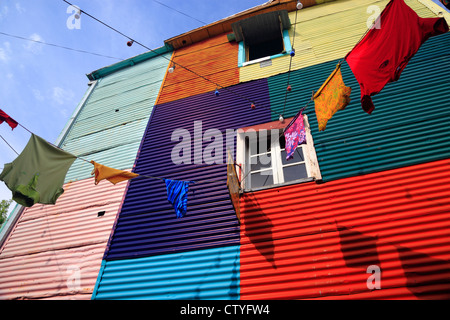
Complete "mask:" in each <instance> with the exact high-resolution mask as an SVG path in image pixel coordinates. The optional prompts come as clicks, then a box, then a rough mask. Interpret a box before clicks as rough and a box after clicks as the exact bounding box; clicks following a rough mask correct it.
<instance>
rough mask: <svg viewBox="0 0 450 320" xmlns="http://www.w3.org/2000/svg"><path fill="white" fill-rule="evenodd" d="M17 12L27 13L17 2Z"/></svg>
mask: <svg viewBox="0 0 450 320" xmlns="http://www.w3.org/2000/svg"><path fill="white" fill-rule="evenodd" d="M16 10H17V12H19V13H24V12H25V8H23V7H22V5H21V4H20V3H19V2H16Z"/></svg>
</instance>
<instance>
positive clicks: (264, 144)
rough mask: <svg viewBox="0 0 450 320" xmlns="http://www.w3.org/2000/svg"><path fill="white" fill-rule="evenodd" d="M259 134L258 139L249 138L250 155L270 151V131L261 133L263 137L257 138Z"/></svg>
mask: <svg viewBox="0 0 450 320" xmlns="http://www.w3.org/2000/svg"><path fill="white" fill-rule="evenodd" d="M259 136H260V134H259V133H258V139H250V142H249V147H250V155H256V154H262V153H267V152H270V133H267V134H265V135H263V138H265V139H259Z"/></svg>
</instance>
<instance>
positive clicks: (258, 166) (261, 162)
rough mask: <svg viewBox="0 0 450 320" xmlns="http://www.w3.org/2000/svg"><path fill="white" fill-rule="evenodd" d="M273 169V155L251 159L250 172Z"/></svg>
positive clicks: (268, 154)
mask: <svg viewBox="0 0 450 320" xmlns="http://www.w3.org/2000/svg"><path fill="white" fill-rule="evenodd" d="M271 167H272V157H271V153H267V154H263V155H260V156H252V157H250V171H257V170H262V169H270V168H271Z"/></svg>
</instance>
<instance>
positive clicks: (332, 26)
mask: <svg viewBox="0 0 450 320" xmlns="http://www.w3.org/2000/svg"><path fill="white" fill-rule="evenodd" d="M388 2H389V1H388V0H381V1H376V0H351V1H333V2H328V3H324V4H321V5H316V6H312V7H309V8H305V9H302V10H299V11H298V12H297V24H296V25H295V26H294V24H295V15H296V12H295V11H293V12H290V13H289V18H290V20H291V23H292V26H291V29H290V30H289V34H290V38H291V44H293V47H294V48H295V57H294V58H293V59H292V65H291V70H297V69H302V68H305V67H309V66H312V65H316V64H320V63H323V62H327V61H331V60H336V59H340V58H344V57H345V55H346V54H347V53H348V52H349V51H350V50H351V49H353V47H354V46H355V44H356V43H357V42H358V41H359V40H360V39H361V37H362V36H363V35H364V33H365V32H366V30H367V28H368V27H367V21H373V18H372V20H370V18H371V16H372V17H376V16H378V14H379V13H381V11H382V10H383V9H384V8H385V6H386V5H387V3H388ZM405 2H406V4H408V5H409V6H410V7H411V8H412V9H413V10H414V11H416V12H417V14H418V15H419V16H421V17H423V18H428V17H435V16H436V14H435V13H433V11H432V10H431V9H429V8H428V7H426V6H425V5H424V4H422V2H423V3H425V2H426V0H420V2H419V0H405ZM372 5H373V6H377V7H378V8H379V10H378V11H376V10H372V11H369V13H368V12H367V11H368V8H369V6H372ZM373 8H374V9H376V7H373ZM294 28H295V39H294ZM289 64H290V56H284V57H280V58H275V59H272V65H271V66H264V67H262V66H261V65H260V63H256V64H251V65H247V66H245V67H241V68H240V69H239V80H240V82H246V81H250V80H255V79H261V78H267V77H269V76H273V75H276V74H280V73H284V72H287V71H288V70H289Z"/></svg>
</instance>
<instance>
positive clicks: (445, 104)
mask: <svg viewBox="0 0 450 320" xmlns="http://www.w3.org/2000/svg"><path fill="white" fill-rule="evenodd" d="M302 2H303V8H302V9H301V10H296V4H297V1H292V0H279V1H269V2H267V3H265V4H264V5H261V6H258V7H255V8H253V9H249V10H247V11H245V12H242V13H239V14H236V15H234V16H231V17H229V18H226V19H224V20H222V21H218V22H216V23H213V24H210V25H207V26H205V27H203V28H200V29H196V30H193V31H192V32H188V33H185V34H182V35H180V36H178V37H175V38H172V39H169V40H167V41H166V43H165V45H164V47H163V48H161V49H160V52H159V54H154V53H149V54H146V55H144V56H140V57H135V58H134V59H137V60H136V61H134V62H133V63H130V61H128V62H122V63H120V64H117V65H113V66H109V67H106V68H104V69H101V70H98V71H96V72H93V73H92V74H90V75H89V79H90V80H91V81H93V82H92V85H91V89H90V90H89V91H88V93H87V94H86V99H84V100H83V101H82V103H81V104H80V107H79V108H78V109H77V110H76V111H75V113H74V116H73V119H72V120H71V121H70V122H69V123H68V125H67V130H65V131H64V133H63V134H62V136H61V138H60V141H59V142H60V146H61V147H62V148H65V149H67V150H68V151H70V152H74V153H77V154H81V155H83V157H84V158H86V157H88V158H93V159H92V160H95V159H99V160H98V162H103V164H105V165H108V166H111V167H116V168H117V169H123V170H132V171H133V172H135V173H137V174H139V175H141V176H142V177H141V178H137V179H132V180H130V181H129V182H124V183H121V184H117V185H115V186H113V185H110V184H108V183H107V182H104V183H101V184H99V185H98V186H95V188H96V191H95V192H96V193H95V195H93V194H92V189H91V188H93V187H94V183H93V178H90V176H89V175H86V173H89V172H90V170H91V167H90V164H87V163H83V161H80V160H77V162H75V163H74V165H73V166H72V168H71V169H70V171H69V173H68V175H67V178H66V180H67V181H66V185H65V188H66V192H65V193H64V195H63V196H62V197H61V199H60V200H58V202H57V204H56V205H55V206H48V205H47V206H35V207H32V208H29V209H26V210H22V211H21V212H20V213H18V218H17V222H16V223H15V225H14V226H13V227H12V228H11V230H10V232H9V233H8V235H7V237H5V238H4V240H3V242H2V247H1V252H0V266H1V267H2V270H3V271H4V273H3V277H2V279H1V280H0V298H2V299H20V298H24V299H68V298H73V299H93V300H102V299H122V300H124V299H152V300H165V299H169V300H173V299H188V300H190V299H207V300H215V299H221V300H228V299H236V300H239V299H241V300H259V299H269V300H275V299H289V300H291V299H449V298H450V187H449V183H450V173H449V172H450V147H449V146H450V136H449V135H448V133H447V131H448V125H447V123H448V121H449V120H450V102H449V101H450V100H449V94H448V81H446V80H445V77H446V76H447V75H448V74H450V53H449V52H448V48H449V47H450V34H449V33H445V34H441V35H438V36H435V37H432V38H430V39H429V40H427V41H426V42H425V43H424V44H423V45H422V47H421V48H420V49H419V51H418V52H417V54H416V55H415V56H414V57H413V58H412V59H411V61H410V62H409V64H408V65H407V67H406V68H405V70H404V71H403V73H402V76H401V78H400V79H399V80H398V81H397V82H394V83H391V84H388V85H387V86H386V87H385V88H384V89H383V91H382V92H381V93H379V94H377V95H376V96H375V97H374V98H373V100H374V103H375V105H376V110H375V111H374V112H373V113H372V114H370V115H369V114H367V113H365V112H364V111H363V110H362V108H361V103H360V100H359V97H360V89H359V84H358V82H357V81H356V79H355V77H354V75H353V73H352V71H351V70H350V68H349V66H348V65H347V64H346V63H345V61H344V63H343V64H342V67H341V70H342V75H343V80H344V82H345V84H346V85H347V86H350V87H351V88H352V94H351V98H352V100H351V102H350V104H349V105H348V106H347V107H346V108H345V110H341V111H339V112H337V113H336V114H335V115H334V116H333V118H332V119H331V120H329V122H328V124H327V127H326V130H325V131H319V130H318V122H317V118H316V113H315V110H314V102H312V101H310V100H311V95H312V92H314V91H317V89H318V88H319V87H320V86H321V85H322V84H323V83H324V81H325V80H326V79H327V77H328V76H329V75H330V74H331V72H332V71H333V70H334V69H335V67H336V65H337V63H338V62H339V61H342V59H343V58H344V57H345V55H346V54H347V53H348V52H349V51H350V50H352V48H353V47H354V46H355V44H356V43H357V42H358V40H360V38H361V36H362V35H363V34H364V32H365V31H366V30H367V28H368V26H367V20H368V19H369V18H370V16H371V14H373V13H376V15H377V12H378V13H379V12H381V11H382V9H383V8H384V7H385V6H386V4H387V3H388V1H387V0H382V1H375V0H351V1H340V0H336V1H314V0H310V1H302ZM405 3H406V4H407V5H408V6H410V7H411V8H412V9H413V10H414V11H415V12H416V13H417V14H418V15H419V16H420V17H423V18H428V17H438V16H440V17H444V18H445V19H446V20H447V22H450V13H449V12H448V11H446V10H445V9H443V8H442V7H439V6H438V5H436V4H435V3H434V2H433V1H430V0H405ZM368 8H370V10H372V11H369V10H368ZM377 10H379V11H377ZM261 30H263V31H264V32H261ZM268 37H270V39H267V38H268ZM267 40H270V44H268V43H267ZM261 43H263V45H261ZM268 48H269V51H267V50H268ZM292 49H294V50H295V56H293V57H291V55H290V52H291V51H292ZM271 50H273V51H271ZM169 60H170V61H169ZM173 66H175V70H173V72H169V68H170V67H173ZM171 71H172V70H171ZM287 84H290V85H291V87H292V90H291V91H287V90H286V87H287ZM308 101H310V103H309V104H308ZM252 104H254V105H255V106H256V108H251V107H250V106H251V105H252ZM305 105H307V107H306V109H305V111H304V113H303V115H304V120H305V124H306V138H307V142H306V144H303V145H301V146H300V147H299V148H298V149H297V151H296V153H295V156H294V158H293V159H292V160H290V161H286V160H285V156H286V154H285V153H286V152H285V145H284V136H283V134H282V132H283V131H282V130H283V129H284V128H285V127H286V125H287V124H288V123H289V121H290V119H292V117H294V116H295V115H296V114H297V112H298V111H299V110H300V109H301V108H302V107H304V106H305ZM122 111H123V113H122ZM124 115H125V118H124V117H123V116H124ZM280 115H282V116H283V118H284V121H283V120H279V116H280ZM268 133H271V136H268ZM111 135H112V136H114V137H117V139H110V137H111ZM108 138H109V139H108ZM229 154H231V156H232V158H233V160H234V162H233V165H234V167H235V168H236V169H237V173H238V174H237V175H238V177H239V179H240V182H241V184H240V185H239V187H240V190H241V191H240V194H239V200H238V204H239V205H238V206H236V202H233V201H232V200H233V197H235V196H236V194H232V192H231V191H230V190H231V189H229V188H228V187H227V178H228V177H229V171H228V166H227V159H228V155H229ZM95 161H97V160H95ZM164 179H174V180H183V181H193V182H194V183H192V184H191V185H190V187H189V192H188V202H187V214H186V216H184V217H182V218H177V217H176V215H175V212H174V209H173V207H172V206H171V204H170V203H169V202H168V201H167V191H166V185H165V183H164ZM80 199H82V200H80ZM234 199H235V198H234ZM77 280H80V281H79V282H80V283H77Z"/></svg>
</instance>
